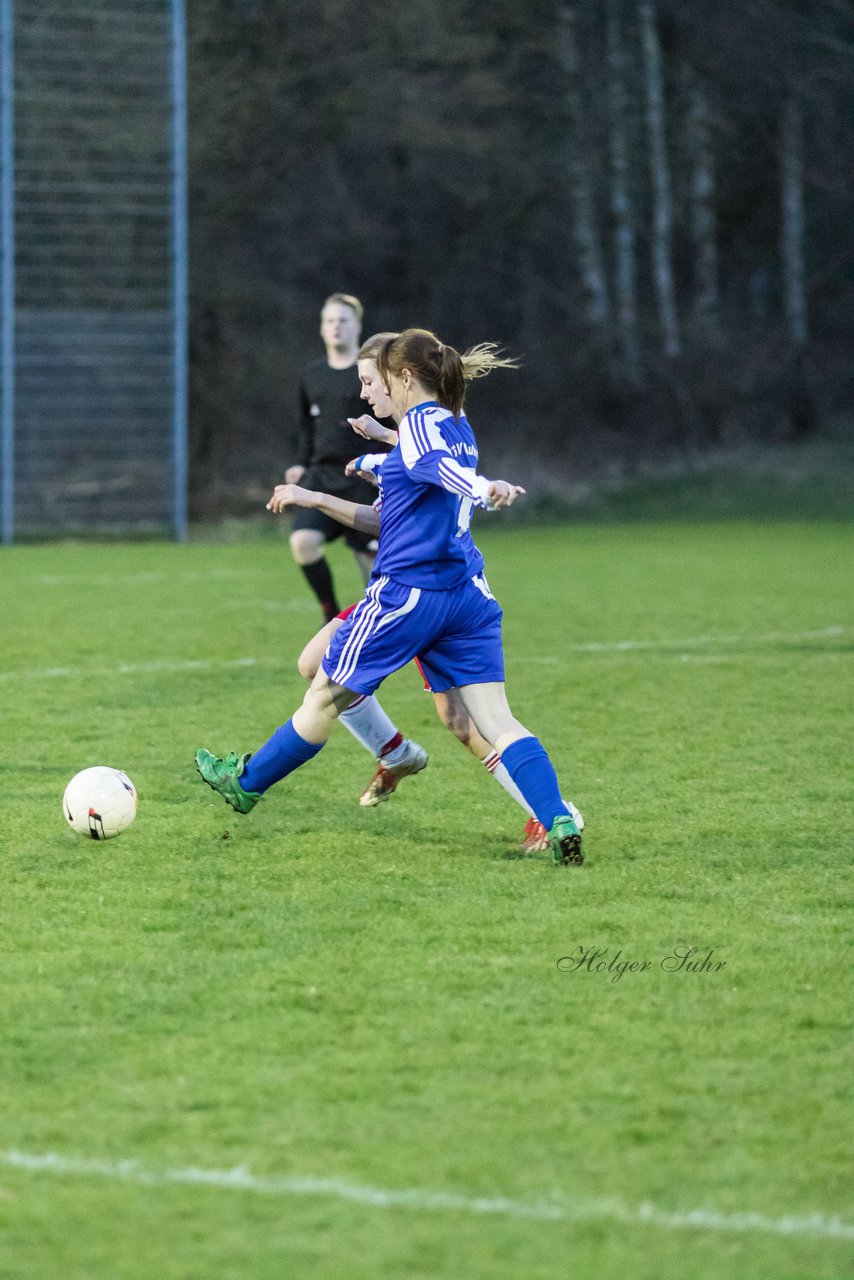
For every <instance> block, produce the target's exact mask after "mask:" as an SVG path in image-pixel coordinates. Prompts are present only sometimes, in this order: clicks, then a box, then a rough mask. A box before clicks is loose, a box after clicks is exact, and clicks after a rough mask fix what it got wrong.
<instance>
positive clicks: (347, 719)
mask: <svg viewBox="0 0 854 1280" xmlns="http://www.w3.org/2000/svg"><path fill="white" fill-rule="evenodd" d="M338 719H339V720H340V721H341V723H342V724H343V725H344V727H345V728H346V729H349V730H350V732H351V733H352V735H353V737H354V738H355V739H356V741H357V742H360V743H361V744H362V746H363V747H364V748H365V750H366V751H370V753H371V755H372V756H376V757H377V759H379V757H380V756H381V755H382V753H383V748H385V747H387V746H388V744H389V743H390V742H392V741H393V740H394V739H395V738H396V737H398V730H397V729H396V728H395V726H394V725H393V724H392V722H391V720H389V718H388V716H387V715H386V713H385V712H384V711H383V709H382V707H381V706H380V704H379V703H378V702H377V700H376V698H375V697H374V695H373V694H370V695H365V696H363V697H361V698H359V699H357V701H356V702H354V703H353V705H352V706H351V707H348V708H347V710H346V711H342V712H341V714H340V715H339V717H338Z"/></svg>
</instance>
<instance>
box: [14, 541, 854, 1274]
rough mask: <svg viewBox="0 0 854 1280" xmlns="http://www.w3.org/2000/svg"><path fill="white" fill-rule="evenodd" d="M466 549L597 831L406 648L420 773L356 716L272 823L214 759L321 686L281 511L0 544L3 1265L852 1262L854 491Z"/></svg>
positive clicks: (410, 723) (775, 1270)
mask: <svg viewBox="0 0 854 1280" xmlns="http://www.w3.org/2000/svg"><path fill="white" fill-rule="evenodd" d="M496 519H497V518H496ZM478 541H479V542H480V545H481V546H482V547H483V550H484V552H485V554H486V556H487V565H488V570H489V577H490V582H491V585H492V587H493V590H494V591H495V593H496V594H497V595H498V597H499V599H500V600H501V601H502V603H503V605H504V607H505V612H506V624H505V625H506V642H507V656H508V683H509V688H510V692H511V700H512V703H513V706H514V709H515V711H516V714H517V715H518V716H519V717H520V718H521V719H522V720H523V721H525V722H526V723H527V724H528V725H529V726H530V727H531V729H532V730H533V731H534V732H537V733H538V734H539V735H540V736H541V737H542V738H543V740H544V741H545V742H546V744H547V745H548V746H549V748H550V750H551V752H552V755H553V758H554V760H555V762H556V765H557V767H558V772H559V775H560V777H561V780H562V783H563V785H564V790H565V792H566V793H567V794H569V795H570V796H571V797H572V798H573V799H575V800H576V802H577V803H578V804H579V806H580V807H581V808H582V810H583V811H584V814H585V817H586V818H587V823H588V830H587V838H586V851H587V862H586V864H585V866H584V867H583V868H580V869H578V868H569V869H564V868H557V867H555V866H554V865H553V864H552V863H551V862H550V859H549V856H548V855H538V856H521V855H519V854H518V852H517V849H516V844H517V839H518V836H519V834H520V832H521V828H522V826H523V823H524V817H523V815H522V814H521V813H520V811H518V810H517V809H516V808H515V806H514V805H513V803H512V802H511V801H510V800H509V799H508V797H507V796H506V795H505V794H504V793H503V792H502V791H501V790H500V789H499V787H498V786H497V785H496V784H495V783H494V782H493V781H491V780H490V779H489V778H488V777H487V775H486V773H485V771H484V770H483V769H482V767H481V766H479V765H477V764H476V763H475V762H474V761H472V760H471V759H470V758H469V757H467V756H466V755H465V753H464V752H463V751H462V749H461V748H460V747H459V745H458V744H457V743H456V742H455V741H453V740H452V739H451V738H450V737H449V736H448V735H447V733H446V732H445V731H444V730H443V729H442V728H441V726H440V725H439V722H438V720H437V719H436V717H435V715H434V713H433V709H432V703H431V700H430V699H429V697H428V696H427V695H425V694H424V693H423V692H422V691H421V689H420V683H419V680H418V679H417V676H416V674H415V672H414V670H413V669H408V670H404V671H402V672H400V673H398V674H397V675H396V676H394V677H393V678H392V679H391V680H389V681H388V682H387V683H386V685H385V686H384V691H383V694H382V697H383V701H384V704H385V705H386V707H387V709H388V711H389V712H390V713H391V714H392V716H393V717H394V718H395V719H396V720H397V721H398V723H399V724H400V726H401V727H402V728H403V730H404V732H406V733H407V734H409V735H411V736H414V737H417V738H418V739H419V740H420V741H421V742H423V743H424V744H425V746H426V747H427V748H428V750H429V751H430V753H431V763H430V767H429V768H428V769H427V771H426V772H425V773H424V774H422V775H420V776H419V777H418V778H416V779H413V780H411V781H407V782H405V783H403V784H402V786H401V789H400V791H399V793H398V795H397V796H396V797H395V798H394V799H393V800H392V801H391V802H390V803H389V804H387V805H385V806H382V807H380V808H379V809H376V810H368V811H365V810H361V809H359V807H358V806H357V804H356V803H355V801H356V797H357V795H358V793H359V791H360V790H361V788H362V786H363V785H364V783H365V782H366V780H367V778H368V777H369V776H370V773H371V771H372V766H371V762H370V760H369V759H368V757H367V756H366V755H365V754H364V753H363V752H362V751H360V749H359V748H358V747H357V746H356V744H355V743H354V742H353V741H352V740H351V739H350V738H349V736H348V735H346V734H345V733H344V732H343V731H341V730H336V732H335V734H334V735H333V738H332V740H331V741H330V744H329V746H328V747H327V748H326V749H325V750H324V751H323V752H322V753H321V755H320V756H319V757H318V759H317V760H315V761H314V762H313V763H312V764H311V765H309V766H308V767H306V768H305V769H303V770H301V771H299V772H298V773H297V774H296V775H294V776H293V777H292V778H291V779H289V780H288V781H287V782H285V783H283V784H282V785H281V786H279V787H278V788H276V789H274V790H273V791H272V792H271V793H270V795H269V797H268V799H266V800H265V801H264V803H263V804H262V805H261V806H260V807H259V808H258V809H257V810H256V811H255V812H254V813H253V814H252V815H251V816H249V817H248V818H239V817H235V816H234V815H233V814H232V813H231V811H230V810H227V809H226V808H225V806H224V805H223V804H222V802H221V801H220V800H219V799H218V798H217V797H215V796H214V795H213V794H212V793H211V792H210V791H209V790H208V789H207V788H205V787H204V786H203V785H202V784H201V783H200V782H199V781H198V780H197V778H196V775H195V772H194V769H193V765H192V755H193V750H194V748H195V747H196V746H198V745H201V744H204V745H207V746H209V747H211V748H214V749H218V750H224V749H228V748H230V747H234V748H238V749H240V750H249V749H250V748H252V747H255V746H257V745H258V744H259V743H260V742H261V741H262V740H263V739H264V738H265V737H266V736H267V735H268V733H269V732H270V731H271V730H272V729H273V728H274V727H275V726H276V725H277V724H279V723H281V722H282V721H283V720H285V719H286V718H287V716H288V715H289V714H290V712H291V711H292V710H293V709H294V707H295V706H296V704H297V702H298V700H299V699H300V697H301V682H300V679H299V677H298V676H297V674H296V671H295V659H296V656H297V653H298V652H299V649H300V648H301V646H302V644H303V642H304V640H305V639H306V638H307V637H308V636H309V635H310V634H311V632H312V631H313V629H314V627H315V612H316V611H315V607H314V605H313V604H312V602H311V601H310V599H309V597H308V594H307V591H306V589H305V587H304V586H303V584H302V582H301V580H300V579H299V578H298V575H297V571H296V570H295V569H294V568H293V566H292V565H291V564H290V561H289V558H288V555H287V550H286V547H285V546H284V545H278V544H276V543H274V542H270V541H263V542H259V543H257V544H248V545H242V546H240V545H236V546H223V545H200V544H194V545H189V546H185V547H177V546H171V545H160V544H153V543H152V544H147V545H143V544H136V545H102V546H100V545H82V544H78V545H74V544H69V545H59V546H33V547H21V548H16V549H11V550H6V551H4V552H3V553H2V580H3V584H4V588H5V590H4V592H3V600H4V605H3V612H4V618H3V624H2V629H0V635H2V642H1V643H2V653H0V700H2V707H3V738H4V751H3V757H2V764H0V769H2V782H3V805H2V817H0V822H2V827H0V835H2V863H3V870H2V898H1V899H0V924H2V930H0V945H2V966H3V970H2V972H3V985H2V1042H0V1082H2V1088H0V1276H2V1278H3V1280H48V1278H50V1280H54V1278H57V1280H178V1278H179V1277H180V1280H191V1278H192V1280H213V1278H214V1277H215V1278H216V1280H238V1277H239V1278H241V1280H243V1278H246V1280H274V1278H275V1280H281V1278H282V1277H287V1278H288V1280H291V1278H294V1277H296V1278H300V1280H301V1278H302V1277H307V1278H310V1280H333V1278H335V1280H340V1278H342V1277H344V1278H346V1280H377V1278H378V1277H383V1278H386V1277H388V1278H392V1277H446V1278H447V1280H457V1278H462V1280H469V1278H472V1280H481V1278H483V1280H487V1278H488V1280H497V1278H498V1280H503V1278H504V1277H507V1278H510V1277H512V1278H513V1280H517V1278H521V1280H541V1278H542V1280H552V1278H556V1277H567V1276H575V1277H581V1278H582V1280H586V1278H588V1277H589V1278H591V1280H611V1278H613V1280H644V1278H647V1277H648V1278H649V1280H652V1278H653V1277H654V1278H655V1280H684V1278H685V1277H686V1276H691V1277H692V1280H703V1278H706V1277H715V1278H717V1277H721V1278H725V1280H742V1278H744V1277H750V1278H751V1280H753V1278H756V1280H769V1278H774V1280H776V1278H778V1277H779V1278H786V1280H788V1278H791V1280H823V1278H826V1277H834V1278H836V1277H842V1276H844V1275H848V1274H850V1268H851V1262H852V1249H854V1225H852V1224H854V1214H852V1204H851V1187H850V1182H849V1180H848V1179H849V1164H848V1160H849V1136H850V1119H851V1114H850V1101H851V1094H850V1088H848V1087H847V1080H848V1077H847V1075H846V1069H847V1070H848V1071H849V1072H850V1060H848V1061H846V1048H847V1046H848V1045H849V1044H850V1040H849V1038H848V1037H849V1035H850V1024H849V1025H848V1026H847V1025H846V1013H847V1010H848V1005H849V1000H850V950H846V944H847V943H848V941H849V937H850V934H849V932H848V931H847V930H846V903H845V900H844V889H845V883H844V877H845V873H846V871H847V869H848V866H849V864H850V861H851V837H852V807H851V799H852V794H851V793H852V786H851V735H852V725H851V697H850V695H851V690H852V679H851V676H852V672H851V653H852V641H854V608H852V600H851V590H850V585H851V550H852V537H851V526H846V525H844V524H836V525H831V524H821V523H803V524H796V523H792V524H787V523H771V522H769V523H765V524H761V525H751V524H749V523H727V522H725V521H722V520H719V521H717V522H715V523H713V524H707V525H704V524H702V523H698V522H693V523H690V524H684V525H668V524H636V525H625V526H622V527H616V526H615V527H609V526H600V527H593V526H584V525H576V526H575V527H572V528H568V527H560V526H555V527H552V528H539V529H515V530H506V529H505V530H502V529H501V528H500V526H499V527H496V526H495V525H493V526H491V527H490V526H487V527H486V528H484V527H483V526H481V530H480V536H479V538H478ZM334 561H335V567H336V571H337V573H338V575H339V578H340V580H341V582H342V586H343V595H344V596H345V598H346V596H347V595H348V594H349V593H355V589H356V582H355V575H354V573H353V570H352V568H351V566H350V564H349V562H348V559H347V556H346V554H345V553H343V552H338V551H337V549H336V554H335V556H334ZM343 584H349V586H344V585H343ZM96 763H104V764H113V765H117V766H120V767H122V768H125V769H126V770H127V771H128V772H129V773H130V775H131V777H132V778H133V779H134V781H135V782H136V784H137V787H138V790H139V794H140V810H139V817H138V819H137V821H136V823H135V825H134V826H133V827H132V828H131V829H130V830H129V831H128V832H127V833H125V834H124V835H123V836H121V837H120V838H119V839H118V840H114V841H110V842H109V843H107V844H95V843H90V842H86V841H84V840H83V839H81V838H79V837H76V836H74V835H73V834H72V833H71V832H70V831H68V830H67V828H66V826H65V823H64V821H63V818H62V814H61V808H60V801H61V797H62V792H63V788H64V786H65V783H66V781H67V780H68V778H69V777H70V776H71V775H72V774H73V773H75V772H76V771H77V770H78V769H81V768H83V767H85V766H86V765H89V764H96ZM690 947H696V948H697V952H696V956H695V959H696V960H702V959H703V958H704V957H706V956H707V955H708V953H709V952H710V951H711V952H712V955H711V958H710V960H709V964H708V967H705V968H702V969H700V970H699V971H690V970H688V969H687V968H685V967H682V968H679V969H677V970H675V971H674V969H673V968H668V967H667V966H664V967H663V966H662V961H663V960H664V959H665V958H666V957H668V956H670V955H672V954H674V948H690ZM578 948H595V949H601V951H602V953H603V954H602V956H601V957H598V958H597V960H596V961H594V962H592V963H590V964H588V965H586V966H585V967H581V968H575V969H573V968H572V966H571V965H570V964H569V962H568V961H565V960H564V962H563V963H562V964H561V965H560V966H559V964H558V962H559V961H561V960H562V958H565V957H573V956H574V957H576V958H578V956H579V954H580V953H579V951H578ZM618 952H621V957H620V959H619V960H617V963H618V964H619V963H620V962H625V961H638V962H641V961H646V962H648V967H647V968H645V969H635V970H634V971H626V972H623V974H622V976H619V971H618V970H617V969H614V968H612V969H610V970H608V969H604V970H603V969H597V967H596V965H597V964H598V963H600V961H601V960H602V959H604V960H605V961H607V962H610V961H613V960H614V959H615V957H616V954H617V953H618ZM679 954H681V953H679ZM589 959H590V956H589V955H588V960H589ZM721 965H723V967H719V966H721Z"/></svg>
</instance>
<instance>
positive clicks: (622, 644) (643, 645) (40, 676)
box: [0, 606, 852, 683]
mask: <svg viewBox="0 0 854 1280" xmlns="http://www.w3.org/2000/svg"><path fill="white" fill-rule="evenodd" d="M274 607H278V606H274ZM851 631H852V628H851V627H823V628H822V629H821V630H818V631H774V632H769V633H767V634H765V635H744V636H688V637H687V638H685V639H682V640H617V641H614V642H604V641H603V642H598V641H597V642H595V643H590V644H569V645H567V646H566V652H567V653H592V654H598V653H602V654H610V653H613V654H620V653H631V652H635V651H647V652H650V653H654V652H663V653H669V652H670V651H671V650H673V651H675V652H674V654H673V656H674V657H677V658H679V659H681V660H682V661H685V662H688V661H695V662H723V661H727V659H726V657H724V656H715V655H698V656H694V655H690V654H683V653H680V652H679V650H681V649H685V648H692V647H704V646H708V645H732V644H757V645H761V644H771V643H787V644H797V643H799V642H800V641H803V640H833V639H835V638H837V637H838V636H843V635H849V634H850V633H851ZM287 661H288V660H287V659H285V658H281V657H275V656H272V655H268V656H266V657H263V658H251V657H246V658H229V659H226V660H225V661H222V662H208V661H205V660H203V659H188V660H187V661H184V662H168V661H158V662H119V663H116V664H115V665H114V666H102V667H34V668H30V669H29V670H26V669H25V670H22V671H0V683H2V682H6V681H9V680H53V679H70V678H75V679H76V678H80V677H83V678H85V677H87V676H88V677H91V678H92V679H105V678H107V677H111V676H133V675H151V674H155V673H163V674H180V673H181V672H192V671H226V670H230V669H232V668H239V667H280V666H282V665H284V664H286V663H287ZM525 661H526V662H528V663H548V664H550V665H551V664H556V663H559V662H560V661H561V659H560V658H559V657H557V656H555V655H554V654H532V655H530V656H529V657H527V658H526V659H525Z"/></svg>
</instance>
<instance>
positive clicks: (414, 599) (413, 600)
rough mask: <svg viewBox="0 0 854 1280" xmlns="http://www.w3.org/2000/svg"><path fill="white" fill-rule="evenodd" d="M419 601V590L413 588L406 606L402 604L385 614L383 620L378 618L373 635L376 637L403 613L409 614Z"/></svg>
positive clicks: (418, 588)
mask: <svg viewBox="0 0 854 1280" xmlns="http://www.w3.org/2000/svg"><path fill="white" fill-rule="evenodd" d="M420 599H421V588H420V587H413V588H412V590H411V591H410V592H409V599H408V600H407V601H406V604H402V605H401V606H400V608H399V609H394V610H392V612H391V613H387V614H386V615H385V617H384V618H380V620H379V622H378V623H377V625H376V627H375V628H374V635H376V633H377V632H378V631H380V630H381V629H382V628H383V627H384V626H385V625H386V623H387V622H393V621H394V619H395V618H402V617H403V615H404V614H405V613H411V612H412V610H413V609H414V608H415V606H416V605H417V604H418V601H419V600H420Z"/></svg>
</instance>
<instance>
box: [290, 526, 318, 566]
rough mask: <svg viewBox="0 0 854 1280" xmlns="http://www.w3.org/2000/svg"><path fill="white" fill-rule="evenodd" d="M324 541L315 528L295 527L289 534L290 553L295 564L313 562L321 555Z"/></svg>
mask: <svg viewBox="0 0 854 1280" xmlns="http://www.w3.org/2000/svg"><path fill="white" fill-rule="evenodd" d="M325 542H326V539H325V538H324V537H323V534H322V533H318V532H317V530H316V529H295V530H294V532H293V533H292V534H291V536H290V547H291V555H292V556H293V558H294V560H295V561H296V563H297V564H300V565H302V564H313V563H314V562H315V560H320V558H321V557H322V555H323V548H324V546H325Z"/></svg>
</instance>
